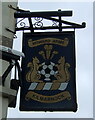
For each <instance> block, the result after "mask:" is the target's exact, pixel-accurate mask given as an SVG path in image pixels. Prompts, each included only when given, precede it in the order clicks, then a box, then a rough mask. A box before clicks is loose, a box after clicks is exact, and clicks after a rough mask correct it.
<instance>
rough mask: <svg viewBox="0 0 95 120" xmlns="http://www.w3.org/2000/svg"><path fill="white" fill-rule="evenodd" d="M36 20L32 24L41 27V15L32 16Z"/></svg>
mask: <svg viewBox="0 0 95 120" xmlns="http://www.w3.org/2000/svg"><path fill="white" fill-rule="evenodd" d="M34 19H35V20H36V22H35V23H34V24H33V25H34V26H35V27H39V28H40V27H43V23H42V20H43V18H41V17H35V18H34Z"/></svg>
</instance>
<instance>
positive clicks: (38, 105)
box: [20, 31, 77, 112]
mask: <svg viewBox="0 0 95 120" xmlns="http://www.w3.org/2000/svg"><path fill="white" fill-rule="evenodd" d="M23 52H24V54H25V58H23V59H22V87H21V96H20V110H21V111H74V112H75V111H76V110H77V103H76V79H75V69H76V65H75V33H74V31H64V32H49V33H48V32H46V33H33V34H31V33H24V35H23Z"/></svg>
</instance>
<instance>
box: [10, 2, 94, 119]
mask: <svg viewBox="0 0 95 120" xmlns="http://www.w3.org/2000/svg"><path fill="white" fill-rule="evenodd" d="M18 6H19V8H21V9H25V10H30V11H31V12H32V11H57V10H58V9H61V10H73V16H72V17H64V18H63V19H64V20H67V21H71V22H75V23H79V24H81V23H82V22H86V28H83V29H76V31H75V35H76V38H75V42H76V67H77V68H76V84H77V103H78V111H77V112H76V113H73V112H52V113H51V112H20V111H19V99H20V98H19V96H20V93H18V98H17V106H16V108H9V109H8V118H92V116H93V71H92V70H93V3H92V2H91V1H90V0H89V2H85V0H84V2H69V1H68V2H66V1H65V2H61V1H60V2H58V1H57V2H49V1H48V2H37V1H36V2H19V4H18ZM16 35H17V39H14V45H13V48H14V49H16V50H18V51H21V49H22V32H17V34H16Z"/></svg>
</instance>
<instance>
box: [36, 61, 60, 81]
mask: <svg viewBox="0 0 95 120" xmlns="http://www.w3.org/2000/svg"><path fill="white" fill-rule="evenodd" d="M38 73H39V74H40V75H41V78H40V80H43V81H45V82H52V81H53V80H56V77H55V75H56V74H57V73H58V69H57V67H56V66H55V63H53V62H43V63H42V64H41V67H39V70H38Z"/></svg>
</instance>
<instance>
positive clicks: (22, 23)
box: [15, 18, 26, 27]
mask: <svg viewBox="0 0 95 120" xmlns="http://www.w3.org/2000/svg"><path fill="white" fill-rule="evenodd" d="M24 19H25V18H22V19H21V20H19V21H18V22H17V23H16V25H15V26H16V27H17V25H18V24H19V25H20V26H21V27H25V26H26V23H25V22H22V21H23V20H24Z"/></svg>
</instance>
